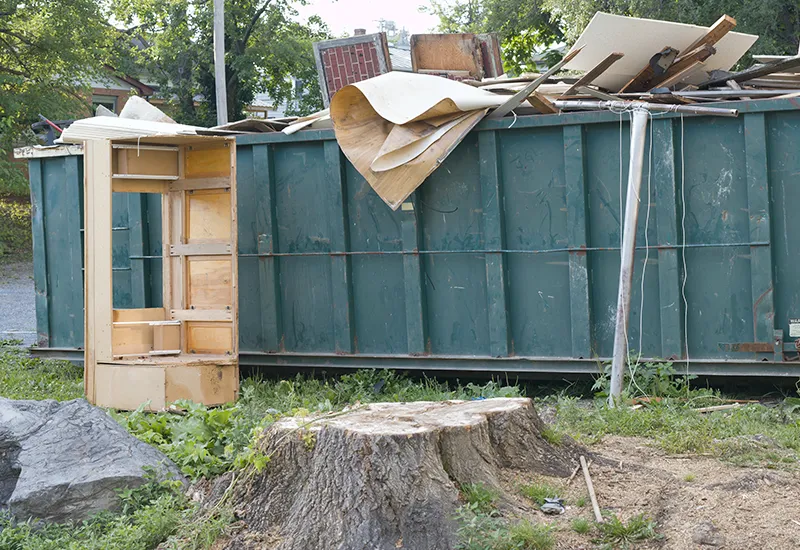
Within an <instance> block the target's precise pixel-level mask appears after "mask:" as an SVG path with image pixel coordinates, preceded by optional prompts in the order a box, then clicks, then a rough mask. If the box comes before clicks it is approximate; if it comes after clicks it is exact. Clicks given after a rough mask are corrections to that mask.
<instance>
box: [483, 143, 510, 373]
mask: <svg viewBox="0 0 800 550" xmlns="http://www.w3.org/2000/svg"><path fill="white" fill-rule="evenodd" d="M497 149H498V143H497V132H494V131H492V132H480V133H479V134H478V153H479V158H480V182H481V204H482V209H483V216H482V221H483V234H484V240H485V243H486V245H485V246H486V249H487V250H498V251H499V250H503V249H505V220H504V217H503V190H502V185H501V182H500V166H499V163H498V158H497V157H498V150H497ZM486 309H487V313H488V317H489V352H490V354H491V355H492V357H506V356H508V352H509V349H511V346H510V339H509V332H510V331H509V320H508V280H507V273H506V261H505V255H504V254H503V253H502V252H487V253H486Z"/></svg>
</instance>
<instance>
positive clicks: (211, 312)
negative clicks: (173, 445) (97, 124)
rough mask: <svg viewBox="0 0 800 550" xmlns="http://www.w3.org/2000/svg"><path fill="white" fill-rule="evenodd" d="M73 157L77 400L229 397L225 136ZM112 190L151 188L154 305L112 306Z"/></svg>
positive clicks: (233, 329) (233, 343) (232, 305)
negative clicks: (80, 387) (158, 281)
mask: <svg viewBox="0 0 800 550" xmlns="http://www.w3.org/2000/svg"><path fill="white" fill-rule="evenodd" d="M84 163H85V171H84V173H85V193H84V216H85V220H84V222H85V224H84V228H85V229H84V230H85V250H84V256H85V263H84V265H85V275H84V289H85V304H84V305H85V323H86V327H85V328H86V331H85V335H86V336H85V338H86V340H85V348H84V349H85V352H84V389H85V393H86V398H87V399H88V400H89V401H90V402H91V403H94V404H96V405H100V406H103V407H112V408H115V409H126V410H132V409H136V408H138V407H139V406H140V405H142V404H146V407H147V408H149V409H151V410H159V409H163V408H164V407H165V406H167V404H169V403H171V402H174V401H176V400H178V399H191V400H192V401H195V402H199V403H204V404H206V405H219V404H222V403H226V402H229V401H234V400H235V399H236V398H237V397H238V393H239V362H238V354H239V343H238V341H239V331H238V289H237V278H238V274H237V224H236V142H235V140H234V139H232V138H224V137H205V136H203V137H201V136H181V137H150V138H141V139H140V140H136V139H128V140H113V141H109V140H93V141H87V142H86V144H85V148H84ZM112 192H132V193H160V194H161V197H162V201H161V202H162V216H161V217H162V242H163V244H162V265H163V307H160V308H143V309H113V303H112V267H111V254H112V242H111V235H112V224H111V212H112V209H111V197H112ZM165 348H174V349H165Z"/></svg>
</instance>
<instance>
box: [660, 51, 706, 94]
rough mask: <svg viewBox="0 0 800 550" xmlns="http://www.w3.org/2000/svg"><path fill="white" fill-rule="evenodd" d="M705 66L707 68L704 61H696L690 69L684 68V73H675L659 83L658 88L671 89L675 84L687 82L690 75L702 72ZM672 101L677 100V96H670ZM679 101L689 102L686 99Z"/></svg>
mask: <svg viewBox="0 0 800 550" xmlns="http://www.w3.org/2000/svg"><path fill="white" fill-rule="evenodd" d="M704 66H705V63H703V62H702V61H695V62H694V63H692V64H691V65H689V66H688V67H686V68H684V69H683V70H682V71H680V72H678V73H675V74H673V75H672V76H670V77H669V78H667V79H665V80H662V81H661V82H659V83H658V87H659V88H671V87H672V86H674V85H675V84H678V83H680V82H682V81H683V80H685V79H686V78H688V77H689V76H690V75H692V74H694V73H696V72H698V71H700V70H702V68H703V67H704ZM670 99H672V100H675V99H676V98H675V96H672V95H671V94H670ZM678 101H680V103H685V102H687V100H686V98H682V100H680V99H679V100H678Z"/></svg>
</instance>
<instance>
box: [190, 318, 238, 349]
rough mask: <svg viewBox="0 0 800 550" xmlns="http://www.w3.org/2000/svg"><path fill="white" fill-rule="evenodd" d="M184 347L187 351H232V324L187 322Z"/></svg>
mask: <svg viewBox="0 0 800 550" xmlns="http://www.w3.org/2000/svg"><path fill="white" fill-rule="evenodd" d="M186 349H187V351H188V352H189V353H226V352H232V351H233V325H232V324H231V323H228V322H204V321H189V322H187V323H186Z"/></svg>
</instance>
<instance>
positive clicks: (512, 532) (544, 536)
mask: <svg viewBox="0 0 800 550" xmlns="http://www.w3.org/2000/svg"><path fill="white" fill-rule="evenodd" d="M509 538H510V539H511V543H512V544H514V545H515V546H512V548H515V549H519V550H551V549H552V548H555V546H556V538H555V536H554V535H553V529H552V528H551V527H549V526H547V525H542V524H540V523H531V522H529V521H527V520H523V521H521V522H519V523H517V524H515V525H512V526H511V528H510V529H509Z"/></svg>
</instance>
